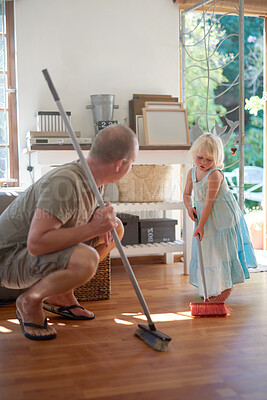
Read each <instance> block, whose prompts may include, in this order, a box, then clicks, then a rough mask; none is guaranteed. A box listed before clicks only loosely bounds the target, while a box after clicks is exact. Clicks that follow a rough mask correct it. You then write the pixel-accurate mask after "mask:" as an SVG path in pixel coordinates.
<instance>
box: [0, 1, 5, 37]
mask: <svg viewBox="0 0 267 400" xmlns="http://www.w3.org/2000/svg"><path fill="white" fill-rule="evenodd" d="M4 22H5V16H3V0H0V33H3V31H4Z"/></svg>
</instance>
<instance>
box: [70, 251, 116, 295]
mask: <svg viewBox="0 0 267 400" xmlns="http://www.w3.org/2000/svg"><path fill="white" fill-rule="evenodd" d="M110 291H111V272H110V255H108V256H107V257H106V258H105V259H104V260H103V261H101V262H100V263H99V265H98V268H97V271H96V274H95V276H94V277H93V278H92V279H91V280H90V281H89V282H87V283H85V284H84V285H82V286H80V287H78V288H76V289H74V294H75V297H76V298H77V300H78V301H92V300H107V299H109V298H110Z"/></svg>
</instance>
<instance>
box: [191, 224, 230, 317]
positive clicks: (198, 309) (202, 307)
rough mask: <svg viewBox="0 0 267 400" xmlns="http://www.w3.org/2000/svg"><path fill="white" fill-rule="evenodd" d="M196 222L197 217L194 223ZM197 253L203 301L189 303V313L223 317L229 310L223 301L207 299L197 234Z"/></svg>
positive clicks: (197, 315) (199, 315)
mask: <svg viewBox="0 0 267 400" xmlns="http://www.w3.org/2000/svg"><path fill="white" fill-rule="evenodd" d="M196 223H197V219H196V222H195V225H196ZM197 255H198V266H199V269H200V274H201V280H202V286H203V293H204V302H203V303H190V309H191V315H192V316H193V317H225V316H226V315H227V314H229V310H228V308H227V307H226V305H225V304H224V303H215V302H214V303H212V302H211V301H209V299H208V292H207V286H206V279H205V271H204V264H203V256H202V249H201V243H200V237H199V234H198V235H197Z"/></svg>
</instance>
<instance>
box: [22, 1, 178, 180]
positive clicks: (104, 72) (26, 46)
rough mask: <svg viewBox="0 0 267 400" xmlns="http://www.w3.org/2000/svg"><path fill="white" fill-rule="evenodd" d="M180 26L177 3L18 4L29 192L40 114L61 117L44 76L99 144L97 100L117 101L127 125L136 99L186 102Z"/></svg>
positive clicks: (77, 122)
mask: <svg viewBox="0 0 267 400" xmlns="http://www.w3.org/2000/svg"><path fill="white" fill-rule="evenodd" d="M178 19H179V16H178V7H177V5H174V4H173V3H172V1H171V0H75V1H73V0H15V29H16V46H17V88H18V132H19V140H20V171H21V185H22V186H28V185H29V184H30V183H31V180H30V176H29V172H28V171H27V170H26V168H27V165H28V161H29V160H28V155H25V154H23V148H24V147H25V144H26V138H25V135H26V132H27V131H28V130H34V129H35V127H36V121H35V117H34V114H35V112H36V111H37V110H49V111H50V110H57V108H56V105H55V103H54V101H53V99H52V96H51V94H50V91H49V90H48V87H47V84H46V82H45V80H44V78H43V74H42V72H41V71H42V69H44V68H48V71H49V72H50V75H51V77H52V79H53V81H54V84H55V86H56V89H57V91H58V93H59V95H60V98H61V101H62V104H63V106H64V108H65V110H70V111H71V113H72V125H73V128H74V129H75V130H80V131H81V134H82V136H84V137H92V138H93V137H94V128H93V117H92V111H91V110H86V105H88V104H91V102H90V95H92V94H101V93H110V94H115V96H116V101H115V103H116V104H118V105H119V109H118V110H114V119H118V120H119V122H120V123H126V124H127V125H128V101H129V100H130V99H131V98H132V95H133V93H149V94H171V95H173V96H178V94H179V83H178V77H179V70H178V59H179V57H178V55H179V53H178V50H179V49H178V22H179V21H178ZM59 153H60V152H59ZM55 162H57V163H59V162H60V159H58V160H55Z"/></svg>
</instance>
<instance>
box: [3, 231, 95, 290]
mask: <svg viewBox="0 0 267 400" xmlns="http://www.w3.org/2000/svg"><path fill="white" fill-rule="evenodd" d="M86 244H87V245H90V246H92V247H96V246H97V244H98V238H94V239H92V240H91V241H89V242H86ZM76 247H77V246H72V247H68V248H67V249H64V250H61V251H56V252H54V253H49V254H44V255H40V256H32V255H30V254H29V252H28V249H27V247H26V246H25V245H23V244H19V243H18V244H16V245H15V246H14V247H12V248H11V249H10V250H7V251H5V252H4V253H2V254H1V253H0V284H1V286H4V287H6V288H9V289H25V288H28V287H30V286H32V285H33V284H34V283H36V282H38V281H39V280H40V279H42V278H44V277H45V276H46V275H48V274H50V273H51V272H54V271H59V270H63V269H65V268H66V267H67V265H68V262H69V259H70V256H71V254H72V252H73V250H74V249H75V248H76Z"/></svg>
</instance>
